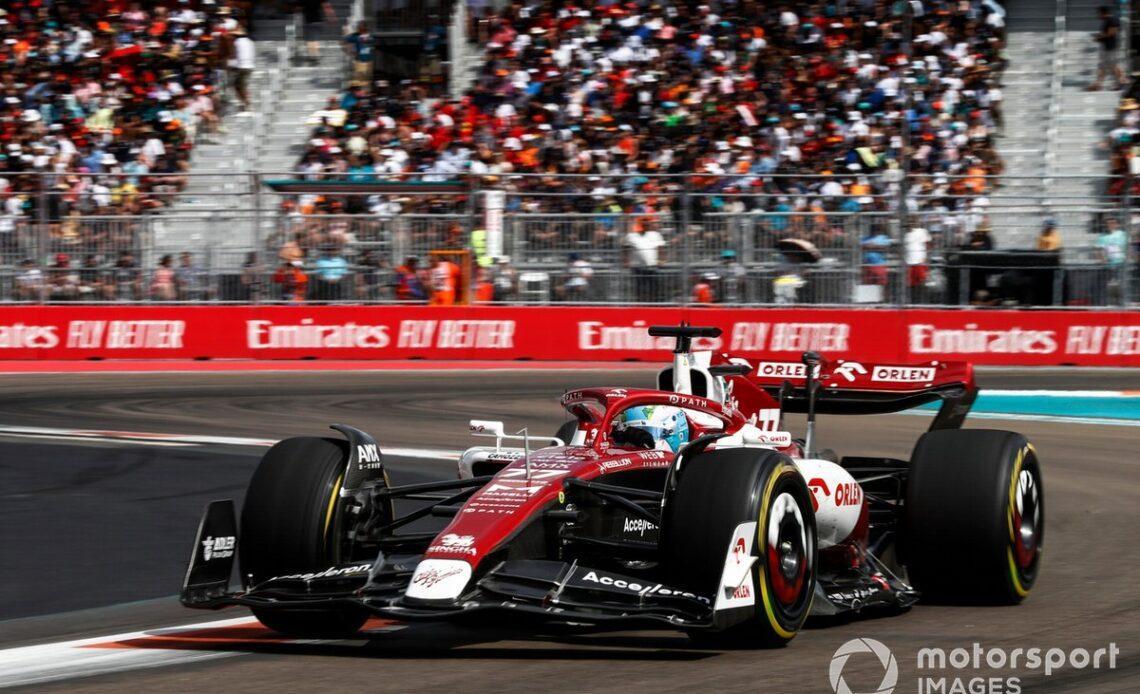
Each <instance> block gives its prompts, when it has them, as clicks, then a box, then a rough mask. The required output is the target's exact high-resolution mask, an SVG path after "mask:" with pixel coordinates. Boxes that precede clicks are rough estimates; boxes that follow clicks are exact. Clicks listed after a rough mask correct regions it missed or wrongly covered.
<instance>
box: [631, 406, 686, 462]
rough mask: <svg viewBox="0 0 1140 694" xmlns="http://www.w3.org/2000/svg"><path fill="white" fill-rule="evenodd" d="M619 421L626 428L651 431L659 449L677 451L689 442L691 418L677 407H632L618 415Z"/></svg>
mask: <svg viewBox="0 0 1140 694" xmlns="http://www.w3.org/2000/svg"><path fill="white" fill-rule="evenodd" d="M617 421H618V422H619V425H620V426H622V427H624V428H629V427H637V428H638V429H643V430H645V431H647V432H649V434H650V435H651V436H652V437H653V442H654V444H655V445H656V447H657V449H658V450H662V451H663V450H670V451H673V452H674V453H676V452H677V451H679V450H681V446H684V445H685V444H686V443H688V442H689V420H688V419H687V418H686V417H685V413H684V412H682V411H681V410H680V409H678V408H676V407H663V406H661V405H643V406H641V407H631V408H629V409H628V410H626V411H625V412H622V413H621V414H620V415H618V418H617Z"/></svg>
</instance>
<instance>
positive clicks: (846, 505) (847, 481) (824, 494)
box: [795, 459, 863, 549]
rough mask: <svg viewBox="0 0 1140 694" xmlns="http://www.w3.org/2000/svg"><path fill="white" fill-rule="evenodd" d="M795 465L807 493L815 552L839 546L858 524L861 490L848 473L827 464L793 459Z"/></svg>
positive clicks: (830, 463) (861, 502)
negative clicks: (816, 541)
mask: <svg viewBox="0 0 1140 694" xmlns="http://www.w3.org/2000/svg"><path fill="white" fill-rule="evenodd" d="M795 463H796V467H798V468H799V470H800V474H801V475H803V476H804V480H806V481H807V486H808V489H810V490H811V495H812V506H813V507H814V509H815V525H816V529H817V534H818V538H819V548H820V549H827V548H828V547H832V546H834V545H837V544H839V543H840V542H843V541H844V540H846V539H847V537H848V536H849V535H850V534H851V531H852V530H854V529H855V525H856V524H857V523H858V522H859V513H860V511H861V509H862V508H863V488H862V487H860V486H859V483H858V482H856V481H855V478H854V477H852V476H851V474H850V473H849V472H847V471H846V470H844V469H843V468H841V467H840V466H838V465H836V464H835V463H833V462H831V461H828V460H816V459H797V460H796V461H795Z"/></svg>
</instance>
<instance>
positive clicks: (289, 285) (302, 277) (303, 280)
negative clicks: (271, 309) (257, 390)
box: [273, 260, 309, 304]
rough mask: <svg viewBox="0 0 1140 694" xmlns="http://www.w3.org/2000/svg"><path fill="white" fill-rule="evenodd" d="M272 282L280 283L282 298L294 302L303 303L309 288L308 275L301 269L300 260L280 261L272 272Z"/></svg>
mask: <svg viewBox="0 0 1140 694" xmlns="http://www.w3.org/2000/svg"><path fill="white" fill-rule="evenodd" d="M273 282H274V283H276V284H279V285H281V298H282V299H283V300H285V301H288V302H291V303H295V304H300V303H304V301H305V294H306V292H307V291H308V288H309V276H308V275H306V274H305V271H304V270H303V269H301V261H300V260H291V261H289V262H286V263H282V264H281V267H279V268H277V272H275V273H274V274H273Z"/></svg>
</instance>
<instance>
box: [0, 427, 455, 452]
mask: <svg viewBox="0 0 1140 694" xmlns="http://www.w3.org/2000/svg"><path fill="white" fill-rule="evenodd" d="M0 436H20V437H29V438H53V439H69V440H82V441H101V442H105V443H127V444H136V445H150V446H200V445H211V444H212V445H222V446H253V447H258V448H268V447H269V446H272V445H273V444H275V443H277V441H276V440H274V439H256V438H246V437H241V436H208V435H198V434H158V433H153V432H144V431H113V430H107V429H57V428H52V427H25V426H0ZM380 449H381V451H383V452H384V453H385V454H387V455H391V456H395V457H398V458H423V459H428V460H459V455H460V453H461V451H448V450H442V449H438V448H388V447H386V446H381V447H380Z"/></svg>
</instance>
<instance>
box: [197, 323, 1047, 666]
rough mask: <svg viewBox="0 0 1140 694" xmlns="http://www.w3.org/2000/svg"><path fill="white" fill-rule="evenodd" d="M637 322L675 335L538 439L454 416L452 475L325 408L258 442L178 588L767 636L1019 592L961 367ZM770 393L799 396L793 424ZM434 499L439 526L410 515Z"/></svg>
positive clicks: (339, 623)
mask: <svg viewBox="0 0 1140 694" xmlns="http://www.w3.org/2000/svg"><path fill="white" fill-rule="evenodd" d="M650 334H651V335H653V336H655V337H657V338H659V339H661V340H663V341H669V340H672V341H675V344H676V349H675V351H674V359H673V363H672V365H670V366H668V367H666V368H665V369H663V370H662V371H661V372H660V374H659V377H658V389H656V390H651V389H637V388H620V387H607V388H582V389H578V390H573V391H570V392H567V393H565V394H564V395H563V396H562V400H561V403H562V406H563V407H564V408H565V409H566V411H567V412H568V413H569V415H570V416H571V417H572V418H573V419H572V421H569V422H567V424H566V425H565V426H564V427H563V428H562V429H560V430H559V432H558V434H557V436H556V437H552V438H551V439H539V438H537V437H530V436H529V435H528V434H526V433H523V434H522V435H507V434H506V433H504V430H503V425H502V424H501V423H499V422H489V421H479V420H474V421H472V422H471V428H472V432H473V433H475V434H476V435H481V436H489V437H493V438H494V439H495V442H494V445H492V446H479V447H475V448H471V449H469V450H467V451H466V452H464V453H463V455H462V457H461V458H460V461H459V475H458V479H456V480H452V481H443V482H431V483H424V484H412V485H404V486H393V485H392V484H391V483H390V479H389V476H388V475H387V474H386V472H385V469H384V456H383V452H382V449H381V447H380V446H379V445H378V444H377V443H376V441H375V440H374V439H373V438H372V437H370V436H369V435H368V434H365V433H364V432H361V431H359V430H357V429H353V428H351V427H347V426H340V425H337V426H334V427H333V428H334V429H337V430H338V431H339V432H340V433H341V434H342V435H343V436H344V437H345V440H342V439H336V438H292V439H287V440H284V441H281V442H279V443H278V444H276V445H275V446H274V447H273V448H271V449H270V450H269V452H268V453H266V455H265V457H264V458H263V459H262V461H261V463H260V464H259V466H258V468H257V471H256V472H255V473H254V475H253V479H252V480H251V481H250V485H249V488H248V490H247V492H246V496H245V502H244V506H243V508H242V514H241V516H242V517H241V532H240V535H239V532H238V525H237V523H236V518H235V511H234V505H233V502H232V501H217V502H213V503H211V504H210V505H209V506H208V507H207V509H206V512H205V515H204V517H203V519H202V524H201V527H200V529H199V532H198V537H197V539H196V541H195V545H194V551H193V554H192V557H191V561H190V567H189V569H188V571H187V574H186V580H185V583H184V585H183V590H182V601H183V603H184V604H185V605H187V606H188V607H195V608H217V607H222V606H225V605H235V604H236V605H248V606H249V607H251V608H252V610H253V613H254V614H255V615H256V616H257V617H258V619H260V620H261V621H262V622H263V623H264V624H265V625H266V626H268V627H270V628H272V629H275V630H277V631H280V632H283V633H287V634H291V635H299V636H331V635H344V634H349V633H352V632H354V631H355V630H357V629H358V628H359V627H360V626H361V625H362V624H363V622H364V621H365V620H366V619H367V617H368V616H369V615H370V614H379V615H384V616H388V617H394V618H397V619H401V620H413V619H447V618H453V617H457V616H460V615H465V616H466V615H471V614H473V613H478V612H487V613H488V617H489V618H492V619H493V618H494V615H495V614H501V613H503V612H508V613H514V614H531V615H537V616H539V617H543V618H546V619H550V620H561V621H567V622H576V623H581V622H587V623H603V622H628V623H657V624H664V625H668V626H670V627H674V628H679V629H684V630H686V631H688V632H690V633H692V634H708V633H719V634H721V635H724V636H728V637H731V638H732V639H734V640H735V639H739V640H741V641H743V642H747V643H754V644H758V645H778V644H783V643H786V642H787V641H789V640H790V639H791V638H792V637H794V636H795V635H796V633H797V631H798V630H799V629H800V627H801V626H802V625H803V623H804V620H805V619H806V618H807V617H808V616H810V615H836V614H840V613H857V612H860V611H864V610H880V611H881V610H901V609H905V608H907V607H909V606H910V605H911V604H913V603H914V602H915V601H916V600H919V599H920V598H921V599H923V600H940V601H952V602H969V603H1014V602H1018V601H1020V600H1021V599H1022V598H1024V597H1025V596H1026V595H1027V594H1028V592H1029V590H1030V588H1031V587H1032V586H1033V583H1034V580H1035V579H1036V576H1037V569H1038V564H1039V561H1040V555H1041V549H1042V540H1043V534H1044V505H1043V497H1042V486H1041V471H1040V468H1039V464H1038V460H1037V455H1036V452H1035V451H1034V449H1033V446H1032V445H1030V444H1029V443H1028V442H1027V441H1026V440H1025V438H1024V437H1022V436H1020V435H1019V434H1015V433H1011V432H1005V431H989V430H978V429H968V430H963V429H960V428H959V427H960V426H961V424H962V421H963V419H964V418H965V416H966V414H967V412H968V411H969V409H970V405H971V403H972V402H973V400H974V397H975V395H976V392H977V391H976V388H975V386H974V380H973V372H972V369H971V367H970V366H969V365H967V364H963V363H948V362H941V363H940V362H930V363H926V364H919V365H881V364H862V363H858V362H854V361H839V362H835V363H831V362H828V361H826V360H824V359H823V358H821V357H820V356H819V355H816V354H813V353H805V354H804V355H803V358H802V359H801V360H800V361H798V362H761V363H758V364H751V363H748V362H746V361H744V360H742V359H737V358H733V357H731V356H729V355H724V354H713V353H711V352H708V351H694V350H693V349H691V345H692V343H693V341H694V340H698V341H699V340H701V339H703V338H710V337H716V336H717V335H718V334H719V330H718V329H717V328H700V327H689V326H685V325H682V326H680V327H656V328H650ZM939 400H941V402H942V405H941V409H940V410H939V411H938V413H937V414H936V415H935V416H934V418H933V421H932V424H931V427H930V431H928V432H927V433H925V434H924V435H923V436H922V437H921V438H920V439H919V440H918V443H917V445H916V446H915V448H914V452H913V454H912V455H911V457H910V459H909V460H894V459H889V458H879V457H861V456H844V457H842V458H840V457H838V456H837V455H835V454H834V453H833V452H831V451H830V450H823V449H820V448H819V446H818V444H817V442H816V440H815V438H816V437H815V420H816V415H817V414H852V415H854V414H873V413H885V412H896V411H899V410H903V409H908V408H911V407H914V406H917V405H921V404H924V403H928V402H933V401H939ZM786 413H806V414H807V418H806V436H805V437H804V438H802V439H800V438H793V436H792V434H791V433H789V432H787V431H785V430H784V428H783V418H784V415H785V414H786ZM533 442H538V443H542V444H553V445H544V446H543V447H534V446H532V445H531V444H532V443H533ZM505 443H509V444H515V445H511V446H508V445H504V444H505ZM397 511H399V513H397ZM432 519H437V521H436V522H437V523H438V524H440V525H443V527H433V528H430V529H427V530H424V529H415V526H417V525H419V526H422V525H424V524H425V523H430V521H431V520H432ZM235 559H236V560H237V561H238V562H239V566H240V573H239V575H240V577H241V582H242V587H241V589H240V590H237V591H234V590H231V588H230V575H231V572H232V569H233V564H234V561H235Z"/></svg>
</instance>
